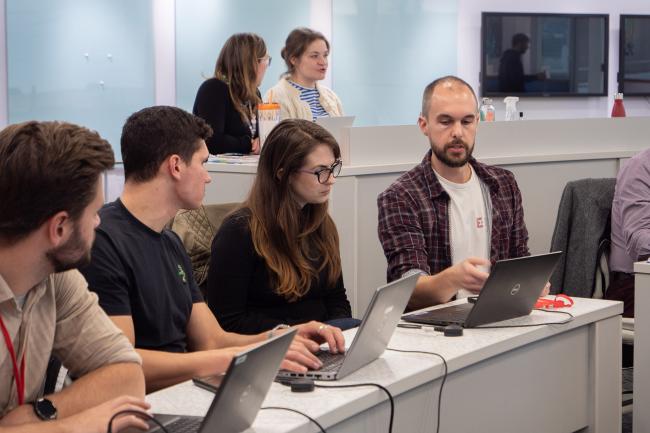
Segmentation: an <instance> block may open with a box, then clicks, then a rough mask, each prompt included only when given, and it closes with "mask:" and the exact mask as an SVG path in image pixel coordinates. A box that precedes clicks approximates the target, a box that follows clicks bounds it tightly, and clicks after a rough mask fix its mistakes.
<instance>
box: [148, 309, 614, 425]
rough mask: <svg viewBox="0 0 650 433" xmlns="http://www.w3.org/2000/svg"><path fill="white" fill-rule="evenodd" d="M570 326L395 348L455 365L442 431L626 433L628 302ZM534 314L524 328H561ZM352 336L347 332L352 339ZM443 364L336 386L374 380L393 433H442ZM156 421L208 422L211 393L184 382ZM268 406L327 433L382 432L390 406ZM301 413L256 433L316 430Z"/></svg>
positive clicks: (277, 397) (418, 362) (365, 401)
mask: <svg viewBox="0 0 650 433" xmlns="http://www.w3.org/2000/svg"><path fill="white" fill-rule="evenodd" d="M569 311H571V313H572V314H574V315H575V317H576V318H575V320H574V321H572V322H570V323H568V324H566V325H553V326H540V327H528V328H510V329H498V330H497V329H485V330H477V329H474V330H465V335H464V336H463V337H459V338H452V337H443V336H442V335H441V334H440V333H436V332H433V331H424V330H417V329H415V330H413V329H402V328H398V329H397V330H396V332H395V335H394V336H393V338H392V340H391V342H390V344H389V347H392V348H399V349H407V350H424V351H433V352H437V353H440V354H441V355H443V356H444V357H445V359H446V360H447V363H448V366H449V375H448V377H447V381H446V383H445V386H444V388H443V393H442V412H441V428H440V431H441V432H454V433H456V432H470V431H471V432H474V431H483V432H496V431H498V432H522V431H526V432H543V433H552V432H562V433H566V432H571V431H576V430H580V429H583V428H585V430H584V431H588V432H606V433H612V432H620V428H621V379H620V368H621V353H620V350H619V347H620V340H621V319H620V314H621V313H622V311H623V307H622V304H621V303H618V302H611V301H599V300H592V299H576V303H575V306H574V307H573V308H571V309H570V310H569ZM564 317H565V316H564V315H559V314H557V315H556V314H550V313H542V312H533V315H531V316H530V317H526V318H523V319H517V322H518V323H532V322H535V321H537V322H539V321H561V320H563V319H564ZM351 335H352V334H351V333H350V332H349V331H348V332H346V336H347V337H348V340H351ZM442 375H443V365H442V361H441V360H440V359H439V358H438V357H435V356H430V355H425V354H422V355H421V354H404V353H398V352H392V351H386V352H385V353H384V354H383V355H382V356H381V357H380V358H379V359H378V360H376V361H374V362H373V363H371V364H369V365H367V366H366V367H364V368H362V369H360V370H358V371H357V372H355V373H353V374H351V375H349V376H348V377H346V378H345V379H343V380H341V381H339V382H338V383H341V384H347V383H360V382H375V383H380V384H382V385H384V386H386V387H387V388H388V389H389V390H390V391H391V393H392V394H393V395H394V396H395V403H396V409H395V425H394V429H393V431H395V432H400V433H402V432H431V431H435V423H436V418H437V413H436V408H437V405H438V391H439V387H440V383H441V378H442ZM147 400H148V401H149V402H151V403H152V406H153V410H154V411H155V412H158V413H175V414H189V415H203V414H205V412H206V411H207V409H208V406H209V403H210V402H211V400H212V394H210V393H209V392H207V391H203V390H201V389H199V388H196V387H194V386H193V385H192V384H191V382H184V383H181V384H179V385H176V386H174V387H171V388H168V389H165V390H162V391H158V392H156V393H154V394H151V395H149V396H148V397H147ZM263 406H284V407H290V408H294V409H297V410H300V411H303V412H305V413H307V414H309V415H310V416H312V417H315V418H316V419H318V421H319V422H320V423H321V424H322V425H323V426H324V427H325V428H326V429H327V431H328V432H373V433H374V432H385V431H387V427H388V426H387V424H388V416H389V405H388V402H387V399H386V396H385V394H384V393H383V392H382V391H379V390H378V389H376V388H374V387H368V388H353V389H336V390H332V389H316V390H315V391H314V392H313V393H308V394H292V393H291V392H290V390H289V389H288V388H286V387H284V386H282V385H279V384H275V383H274V384H273V385H272V387H271V390H270V392H269V394H268V396H267V398H266V400H265V401H264V405H263ZM317 430H318V429H317V427H316V426H314V425H312V424H310V423H309V421H307V420H306V419H305V418H303V417H301V416H300V415H297V414H293V413H289V412H285V411H276V410H266V411H261V412H260V413H259V414H258V416H257V419H256V420H255V423H254V424H253V428H252V429H250V430H249V431H251V432H253V431H254V432H291V433H301V432H316V431H317Z"/></svg>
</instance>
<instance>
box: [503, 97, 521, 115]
mask: <svg viewBox="0 0 650 433" xmlns="http://www.w3.org/2000/svg"><path fill="white" fill-rule="evenodd" d="M503 102H505V104H506V116H505V119H506V120H519V117H518V116H519V112H518V111H517V102H519V98H518V97H516V96H506V97H505V98H503Z"/></svg>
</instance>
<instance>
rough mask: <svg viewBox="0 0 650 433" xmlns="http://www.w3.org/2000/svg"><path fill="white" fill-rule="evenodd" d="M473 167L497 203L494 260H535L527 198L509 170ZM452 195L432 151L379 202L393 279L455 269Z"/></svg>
mask: <svg viewBox="0 0 650 433" xmlns="http://www.w3.org/2000/svg"><path fill="white" fill-rule="evenodd" d="M469 163H470V164H471V165H472V167H473V168H474V171H475V172H476V175H477V176H478V177H479V178H480V179H481V181H483V182H484V183H485V185H487V187H488V189H489V191H490V200H491V202H492V233H491V236H490V248H489V249H490V260H491V261H492V263H493V264H494V262H496V261H497V260H502V259H508V258H514V257H522V256H527V255H529V254H530V253H529V251H528V231H527V230H526V225H525V223H524V211H523V208H522V202H521V192H520V191H519V187H518V186H517V182H516V180H515V177H514V175H513V174H512V173H511V172H510V171H508V170H505V169H503V168H499V167H494V166H489V165H485V164H481V163H480V162H478V161H476V160H475V159H474V158H471V159H470V161H469ZM448 205H449V195H448V194H447V192H446V191H445V190H444V188H443V187H442V185H440V182H439V181H438V179H437V178H436V175H435V173H434V172H433V169H432V168H431V150H429V152H427V154H426V156H425V157H424V159H423V160H422V163H420V164H419V165H418V166H416V167H415V168H413V169H411V170H410V171H408V172H406V173H404V174H403V175H402V176H400V177H399V178H398V179H397V180H396V181H395V182H393V184H392V185H391V186H389V187H388V189H386V191H384V192H383V193H381V194H379V197H377V207H378V209H379V227H378V231H379V240H380V241H381V245H382V247H383V249H384V254H385V255H386V260H387V261H388V271H387V279H388V281H389V282H390V281H393V280H396V279H398V278H401V277H402V276H404V275H405V274H407V273H412V272H423V273H426V274H429V275H433V274H437V273H438V272H441V271H443V270H445V269H446V268H448V267H450V266H451V247H450V244H449V215H448Z"/></svg>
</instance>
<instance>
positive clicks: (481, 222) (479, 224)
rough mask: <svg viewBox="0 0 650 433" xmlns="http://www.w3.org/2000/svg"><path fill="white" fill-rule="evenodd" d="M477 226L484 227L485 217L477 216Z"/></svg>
mask: <svg viewBox="0 0 650 433" xmlns="http://www.w3.org/2000/svg"><path fill="white" fill-rule="evenodd" d="M476 228H477V229H482V228H483V217H477V218H476Z"/></svg>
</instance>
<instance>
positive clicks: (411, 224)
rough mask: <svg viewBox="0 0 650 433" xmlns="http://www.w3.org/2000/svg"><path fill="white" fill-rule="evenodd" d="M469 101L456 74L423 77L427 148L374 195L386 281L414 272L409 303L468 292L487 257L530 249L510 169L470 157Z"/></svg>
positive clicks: (482, 275) (472, 99)
mask: <svg viewBox="0 0 650 433" xmlns="http://www.w3.org/2000/svg"><path fill="white" fill-rule="evenodd" d="M477 106H478V104H477V99H476V94H475V93H474V91H473V90H472V88H471V87H470V85H469V84H467V83H466V82H465V81H463V80H462V79H460V78H458V77H454V76H447V77H442V78H439V79H437V80H435V81H433V82H432V83H430V84H429V85H428V86H427V87H426V88H425V90H424V95H423V98H422V112H421V114H420V117H419V118H418V125H419V126H420V129H421V130H422V133H423V134H424V135H425V136H427V137H428V139H429V142H430V144H431V150H429V152H428V153H427V154H426V155H425V157H424V159H423V160H422V163H420V164H419V165H418V166H416V167H415V168H413V169H412V170H410V171H408V172H406V173H404V174H403V175H402V176H400V177H399V178H398V179H397V180H396V181H395V182H394V183H393V184H392V185H391V186H390V187H388V189H386V191H384V192H383V193H381V194H380V195H379V197H378V198H377V206H378V208H379V228H378V231H379V239H380V241H381V244H382V247H383V249H384V254H385V255H386V259H387V260H388V275H387V278H388V281H389V282H390V281H393V280H396V279H398V278H401V277H404V276H407V275H411V274H413V273H419V274H421V275H422V276H421V277H420V278H419V279H418V282H417V285H416V287H415V290H414V292H413V295H412V296H411V300H410V302H409V309H417V308H423V307H427V306H430V305H434V304H439V303H444V302H447V301H449V300H451V299H452V298H453V297H454V296H457V297H464V296H468V295H470V294H472V293H474V294H476V293H478V292H479V291H480V290H481V288H482V287H483V283H484V282H485V280H486V279H487V277H488V275H489V274H488V272H489V269H490V265H491V263H494V262H496V261H497V260H502V259H508V258H514V257H521V256H527V255H529V254H530V253H529V251H528V231H527V230H526V225H525V223H524V211H523V208H522V200H521V193H520V191H519V187H518V186H517V182H516V181H515V177H514V175H513V174H512V173H511V172H510V171H508V170H505V169H502V168H499V167H493V166H489V165H485V164H481V163H480V162H478V161H476V159H474V158H473V157H472V152H473V150H474V140H475V137H476V128H477V126H478V120H479V119H478V109H477ZM547 290H548V289H547V288H545V289H544V290H543V292H546V291H547Z"/></svg>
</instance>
